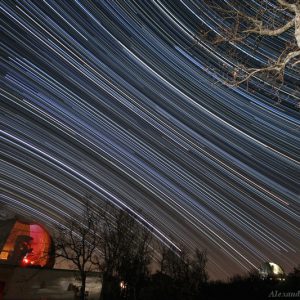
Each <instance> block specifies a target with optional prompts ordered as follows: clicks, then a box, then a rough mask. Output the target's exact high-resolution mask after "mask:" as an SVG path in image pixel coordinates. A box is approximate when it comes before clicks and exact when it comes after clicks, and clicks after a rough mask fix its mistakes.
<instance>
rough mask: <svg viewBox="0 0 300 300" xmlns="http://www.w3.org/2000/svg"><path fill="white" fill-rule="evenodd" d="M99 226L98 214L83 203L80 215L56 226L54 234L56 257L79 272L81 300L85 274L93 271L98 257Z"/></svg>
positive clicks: (87, 203) (88, 203) (83, 294)
mask: <svg viewBox="0 0 300 300" xmlns="http://www.w3.org/2000/svg"><path fill="white" fill-rule="evenodd" d="M99 224H100V216H99V214H98V213H97V211H96V210H95V208H94V207H93V206H92V205H91V203H90V202H89V201H85V202H84V204H83V210H82V213H81V214H80V215H77V216H72V217H70V218H69V219H67V220H66V222H65V224H62V225H59V226H57V228H56V231H55V234H54V243H55V249H56V257H61V258H63V259H65V260H67V261H69V262H71V263H72V264H73V265H74V267H75V268H76V269H77V270H78V271H79V277H80V280H81V287H80V299H82V300H83V299H85V289H86V278H87V273H88V272H90V271H91V270H92V269H93V267H94V266H95V262H96V261H97V259H96V257H97V256H98V255H99V253H98V247H99V245H100V241H101V238H100V236H99V234H98V232H99Z"/></svg>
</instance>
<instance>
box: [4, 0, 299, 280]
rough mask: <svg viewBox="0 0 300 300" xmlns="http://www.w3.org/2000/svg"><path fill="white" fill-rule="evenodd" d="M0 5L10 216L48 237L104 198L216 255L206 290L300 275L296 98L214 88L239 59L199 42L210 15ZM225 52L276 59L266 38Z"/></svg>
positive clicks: (195, 9) (134, 4)
mask: <svg viewBox="0 0 300 300" xmlns="http://www.w3.org/2000/svg"><path fill="white" fill-rule="evenodd" d="M259 2H260V1H252V2H251V3H252V4H251V5H252V9H250V7H251V5H248V6H247V7H249V13H251V11H252V12H255V11H256V10H257V9H258V7H259V5H260V4H259ZM0 9H1V43H0V58H1V61H0V64H1V69H0V70H1V71H0V80H1V87H0V95H1V98H0V99H1V100H0V101H1V102H0V109H1V111H0V126H1V128H0V141H1V144H0V157H1V161H0V170H1V181H0V188H1V198H0V203H1V204H2V206H4V207H5V208H7V209H10V210H13V211H15V212H17V213H18V214H24V215H26V216H29V217H31V218H34V219H38V220H41V221H42V222H45V223H47V224H48V225H49V226H51V224H55V223H56V222H60V221H61V220H63V218H64V217H65V216H67V215H70V214H72V213H79V212H80V209H81V206H80V201H81V199H82V197H83V196H84V195H87V194H88V195H91V196H92V199H93V201H95V202H96V203H99V204H100V203H101V202H102V201H110V202H112V203H114V204H115V205H117V206H119V207H123V208H126V209H127V210H130V211H132V212H134V213H135V214H136V215H137V216H139V218H140V219H141V220H142V221H143V222H145V223H147V224H148V226H149V227H151V228H152V230H153V232H154V234H155V235H157V236H158V237H159V238H160V239H161V240H162V241H164V242H166V243H173V244H174V245H175V246H176V247H179V246H180V245H184V246H186V247H187V248H189V249H194V248H195V247H199V248H202V249H207V251H208V257H209V270H208V271H209V273H210V275H211V277H213V278H226V277H227V276H230V275H233V274H235V273H240V272H243V271H246V270H250V269H251V268H256V267H258V266H259V265H260V263H261V262H263V261H265V260H268V261H275V262H276V263H279V264H281V265H282V266H283V267H284V268H286V269H287V270H290V269H291V268H292V267H293V266H294V265H296V264H297V263H299V261H300V214H299V213H300V196H299V191H300V168H299V166H300V151H299V149H300V117H299V109H297V107H296V103H297V101H299V99H297V98H296V96H294V94H293V92H292V90H291V89H290V86H286V87H283V94H284V99H283V101H282V102H281V103H280V104H278V103H276V101H274V99H270V97H268V96H266V93H265V92H264V90H262V89H261V88H260V89H259V81H257V82H256V83H255V84H254V89H255V87H257V91H256V92H251V91H250V90H247V89H246V88H243V87H233V88H230V87H228V86H225V85H222V84H221V83H220V82H219V81H218V80H220V79H222V78H223V73H224V66H234V65H235V64H236V62H235V61H233V60H232V59H231V58H229V57H228V56H226V55H225V52H224V51H223V50H222V48H218V49H215V48H213V47H211V45H209V44H208V43H207V42H206V41H204V40H199V41H198V42H197V43H195V36H196V34H197V30H198V27H199V24H205V25H206V26H207V27H208V28H210V29H211V30H213V31H215V32H218V30H219V27H218V26H217V25H218V24H217V22H221V20H220V19H219V18H218V15H217V12H215V11H213V10H212V8H209V7H204V2H203V1H187V0H183V1H178V0H176V1H154V0H153V1H88V0H77V1H55V0H53V1H50V0H43V1H31V0H26V1H25V0H19V1H17V0H11V1H10V0H4V1H1V2H0ZM224 22H225V21H224ZM278 22H279V21H278ZM224 26H230V25H229V24H227V23H226V24H224ZM287 34H289V33H287ZM232 47H239V50H240V51H242V52H243V53H244V55H246V56H248V57H251V58H252V59H254V60H256V61H261V62H264V61H267V60H268V59H271V58H272V57H276V56H278V55H277V54H278V50H277V47H276V45H275V44H274V43H270V42H267V41H262V45H261V47H260V48H259V49H258V50H257V51H253V49H251V48H250V47H249V45H247V44H243V43H242V44H240V45H232ZM289 76H290V78H292V79H293V80H294V82H296V83H298V86H299V85H300V80H299V79H300V78H299V74H289ZM264 89H267V87H264Z"/></svg>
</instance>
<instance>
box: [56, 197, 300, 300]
mask: <svg viewBox="0 0 300 300" xmlns="http://www.w3.org/2000/svg"><path fill="white" fill-rule="evenodd" d="M54 241H55V248H56V257H62V258H63V259H66V260H68V261H69V262H72V263H73V265H74V267H75V268H76V269H77V270H78V271H79V274H80V279H81V288H80V294H79V296H78V298H79V299H81V300H84V299H87V298H86V297H87V296H86V278H87V275H88V272H90V271H97V272H99V275H100V276H101V282H102V288H101V293H100V300H120V299H130V300H193V299H195V300H196V299H209V300H214V299H255V300H258V299H268V298H272V297H285V298H286V297H287V296H291V297H293V299H297V297H298V298H299V299H300V291H299V295H298V296H297V292H298V290H300V268H299V267H298V268H295V269H294V272H292V273H291V274H289V275H288V276H287V277H286V280H285V281H279V280H275V279H274V280H273V278H272V277H269V278H266V279H265V280H262V279H261V278H260V276H259V274H258V273H257V272H251V273H249V274H248V275H246V276H235V277H233V278H231V279H230V280H228V281H226V282H222V281H209V280H208V273H207V253H206V251H200V250H199V249H195V251H194V253H189V252H188V251H187V250H186V249H184V247H180V250H179V248H177V247H175V246H166V245H164V244H163V243H162V242H161V241H159V239H156V238H155V234H154V232H151V230H150V229H149V226H148V225H147V222H146V221H145V220H141V219H138V218H136V217H134V216H133V215H132V214H131V213H130V211H124V210H123V209H118V208H116V207H114V206H112V205H110V204H107V203H106V204H104V205H103V206H102V207H99V204H98V203H97V205H94V204H93V202H92V201H91V199H88V200H86V201H84V207H83V213H82V214H81V215H77V216H73V217H71V218H69V219H66V221H65V223H64V224H61V225H59V226H57V228H56V233H55V235H54ZM153 264H154V265H155V266H156V269H157V271H156V272H154V273H153V272H151V271H150V267H151V266H153ZM280 293H281V294H280Z"/></svg>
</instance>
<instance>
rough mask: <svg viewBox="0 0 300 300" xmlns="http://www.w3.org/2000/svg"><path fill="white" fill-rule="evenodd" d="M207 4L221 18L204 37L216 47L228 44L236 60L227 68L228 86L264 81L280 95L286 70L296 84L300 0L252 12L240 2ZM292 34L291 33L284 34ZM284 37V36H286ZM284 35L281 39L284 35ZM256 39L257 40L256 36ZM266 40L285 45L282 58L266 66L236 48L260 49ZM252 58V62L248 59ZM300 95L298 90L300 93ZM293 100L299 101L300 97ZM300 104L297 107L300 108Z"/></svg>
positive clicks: (263, 3) (279, 2)
mask: <svg viewBox="0 0 300 300" xmlns="http://www.w3.org/2000/svg"><path fill="white" fill-rule="evenodd" d="M206 3H207V4H206V5H207V6H209V7H210V8H211V9H213V10H214V12H215V13H217V14H218V15H219V17H220V22H219V24H217V26H219V27H217V29H216V30H214V32H213V31H212V30H206V29H201V30H200V35H201V37H202V38H203V37H205V38H207V39H208V40H210V41H211V42H212V44H213V45H216V46H217V45H221V44H223V43H227V45H228V46H227V49H228V53H229V55H230V56H231V57H234V58H235V59H236V61H237V63H235V64H234V65H233V66H232V64H231V65H230V66H229V65H227V66H226V68H227V74H228V75H229V77H228V78H225V83H226V84H228V85H232V86H237V85H241V84H242V83H247V84H248V83H249V80H250V79H252V78H257V79H262V80H263V81H264V82H267V83H268V85H270V86H271V87H272V88H273V89H275V90H276V91H277V92H278V90H280V89H281V88H282V87H283V84H284V83H285V82H286V81H285V77H286V70H287V69H288V70H289V72H290V73H291V76H290V80H291V82H292V84H293V85H294V88H293V87H292V89H294V92H295V93H297V90H296V89H295V86H296V84H295V79H292V78H291V77H292V76H294V77H295V78H298V79H296V80H298V85H299V74H300V1H299V0H290V1H287V0H276V1H274V2H270V1H260V2H259V7H258V8H257V7H256V8H255V9H253V7H251V4H249V5H247V4H245V2H244V4H243V5H241V4H240V2H239V1H234V0H233V1H216V0H214V1H206ZM287 31H290V32H291V31H293V33H292V34H285V33H286V32H287ZM284 34H285V35H284ZM282 35H284V36H283V37H282V38H281V36H282ZM255 36H256V39H254V37H255ZM263 37H275V38H277V40H276V43H277V47H281V44H283V42H282V41H284V40H285V43H284V45H282V49H281V51H280V55H279V56H278V57H276V58H272V59H269V60H268V61H266V62H265V63H261V62H257V61H254V59H251V58H250V59H249V57H247V56H245V55H243V53H242V51H240V48H238V47H235V46H236V45H237V44H238V43H240V42H243V43H244V45H247V47H250V48H252V50H253V51H255V50H257V48H258V47H259V45H260V43H261V40H262V38H263ZM248 59H249V60H248ZM298 92H299V91H298ZM294 97H295V98H296V99H298V101H299V94H295V95H294ZM299 103H300V102H298V104H296V105H297V106H299Z"/></svg>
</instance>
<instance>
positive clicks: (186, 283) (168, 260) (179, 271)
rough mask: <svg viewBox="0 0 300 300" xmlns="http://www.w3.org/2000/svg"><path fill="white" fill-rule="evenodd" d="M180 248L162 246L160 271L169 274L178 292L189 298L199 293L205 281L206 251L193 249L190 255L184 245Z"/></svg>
mask: <svg viewBox="0 0 300 300" xmlns="http://www.w3.org/2000/svg"><path fill="white" fill-rule="evenodd" d="M181 248H182V250H181V251H178V250H177V249H172V248H165V247H164V248H163V250H162V260H161V273H162V274H164V275H167V276H169V277H170V278H171V279H172V280H173V282H174V288H176V289H177V290H178V293H179V294H181V295H182V297H185V299H189V297H191V298H193V297H194V296H195V295H198V294H199V291H200V289H201V287H202V285H203V284H204V283H205V282H207V280H208V274H207V270H206V264H207V255H206V251H200V250H199V249H195V252H194V253H193V255H190V254H189V253H188V251H187V250H185V249H184V247H181Z"/></svg>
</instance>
